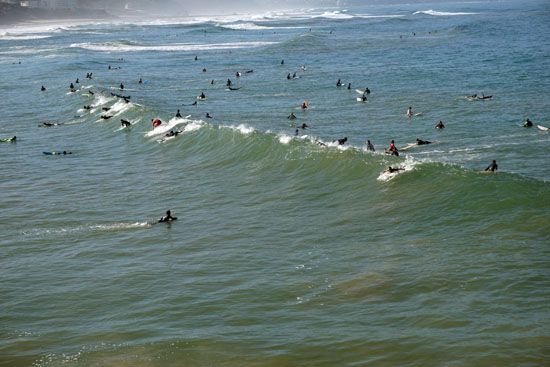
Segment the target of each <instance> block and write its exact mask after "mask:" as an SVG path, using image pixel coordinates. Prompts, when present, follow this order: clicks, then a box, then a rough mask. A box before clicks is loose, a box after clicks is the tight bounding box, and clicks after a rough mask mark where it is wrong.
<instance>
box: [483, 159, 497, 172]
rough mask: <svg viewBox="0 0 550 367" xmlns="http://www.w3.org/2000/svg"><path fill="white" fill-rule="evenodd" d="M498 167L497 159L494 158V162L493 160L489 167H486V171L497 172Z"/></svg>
mask: <svg viewBox="0 0 550 367" xmlns="http://www.w3.org/2000/svg"><path fill="white" fill-rule="evenodd" d="M497 169H498V165H497V161H495V160H494V159H493V162H491V164H490V165H488V166H487V168H485V171H491V172H495V171H496V170H497Z"/></svg>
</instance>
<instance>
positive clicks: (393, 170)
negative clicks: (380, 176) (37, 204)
mask: <svg viewBox="0 0 550 367" xmlns="http://www.w3.org/2000/svg"><path fill="white" fill-rule="evenodd" d="M404 170H405V168H401V167H395V168H394V167H392V166H389V167H388V169H387V170H385V171H384V172H387V173H395V172H399V171H404Z"/></svg>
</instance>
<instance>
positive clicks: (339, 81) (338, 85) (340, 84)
mask: <svg viewBox="0 0 550 367" xmlns="http://www.w3.org/2000/svg"><path fill="white" fill-rule="evenodd" d="M336 86H337V87H341V86H342V81H341V80H340V79H338V81H337V82H336Z"/></svg>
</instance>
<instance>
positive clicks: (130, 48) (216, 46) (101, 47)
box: [70, 41, 277, 52]
mask: <svg viewBox="0 0 550 367" xmlns="http://www.w3.org/2000/svg"><path fill="white" fill-rule="evenodd" d="M276 43H277V42H261V41H257V42H230V43H211V44H194V43H174V44H168V45H140V44H135V43H131V42H105V43H88V42H85V43H73V44H71V46H70V47H72V48H82V49H86V50H92V51H104V52H136V51H168V52H170V51H207V50H224V49H238V48H251V47H260V46H267V45H272V44H276Z"/></svg>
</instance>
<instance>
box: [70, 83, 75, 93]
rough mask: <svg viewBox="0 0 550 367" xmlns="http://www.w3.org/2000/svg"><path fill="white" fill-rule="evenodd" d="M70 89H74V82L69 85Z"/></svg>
mask: <svg viewBox="0 0 550 367" xmlns="http://www.w3.org/2000/svg"><path fill="white" fill-rule="evenodd" d="M69 89H70V90H71V91H73V90H74V84H73V83H71V85H69Z"/></svg>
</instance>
